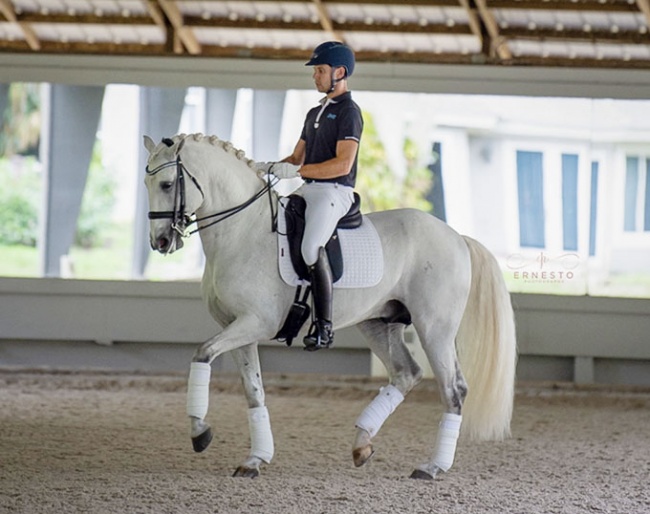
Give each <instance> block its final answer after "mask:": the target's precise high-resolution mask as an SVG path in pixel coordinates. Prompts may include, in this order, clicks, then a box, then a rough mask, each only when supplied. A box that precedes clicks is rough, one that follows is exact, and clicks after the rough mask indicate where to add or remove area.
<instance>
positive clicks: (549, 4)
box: [488, 0, 638, 13]
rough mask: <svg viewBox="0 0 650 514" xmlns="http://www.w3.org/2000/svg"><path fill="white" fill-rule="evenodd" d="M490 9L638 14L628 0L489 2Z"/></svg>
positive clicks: (507, 0) (496, 0)
mask: <svg viewBox="0 0 650 514" xmlns="http://www.w3.org/2000/svg"><path fill="white" fill-rule="evenodd" d="M488 4H489V7H490V9H516V10H539V11H578V12H588V11H592V12H632V13H633V12H638V11H637V8H636V6H635V5H634V1H632V2H629V1H628V0H606V1H602V0H573V1H567V0H489V1H488Z"/></svg>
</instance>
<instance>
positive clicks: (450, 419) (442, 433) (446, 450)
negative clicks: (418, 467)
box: [433, 412, 463, 471]
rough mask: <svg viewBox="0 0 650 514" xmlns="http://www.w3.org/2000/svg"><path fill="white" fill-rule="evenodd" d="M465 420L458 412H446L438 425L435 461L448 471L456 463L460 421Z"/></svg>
mask: <svg viewBox="0 0 650 514" xmlns="http://www.w3.org/2000/svg"><path fill="white" fill-rule="evenodd" d="M462 420H463V417H462V416H459V415H458V414H450V413H448V412H445V413H444V414H443V415H442V420H441V421H440V426H439V427H438V437H437V439H436V448H435V452H434V454H433V463H434V464H435V465H436V466H438V467H439V468H440V469H441V470H443V471H448V470H449V468H451V465H452V464H453V463H454V456H455V455H456V442H457V441H458V436H459V435H460V423H461V421H462Z"/></svg>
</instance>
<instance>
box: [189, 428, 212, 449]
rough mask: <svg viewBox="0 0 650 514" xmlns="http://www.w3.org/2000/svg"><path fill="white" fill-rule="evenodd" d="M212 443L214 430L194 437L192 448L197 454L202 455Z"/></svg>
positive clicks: (208, 430) (209, 429)
mask: <svg viewBox="0 0 650 514" xmlns="http://www.w3.org/2000/svg"><path fill="white" fill-rule="evenodd" d="M211 442H212V429H211V428H208V429H207V430H206V431H205V432H203V433H201V434H199V435H197V436H196V437H192V448H194V451H195V452H196V453H201V452H202V451H203V450H205V449H206V448H207V447H208V446H210V443H211Z"/></svg>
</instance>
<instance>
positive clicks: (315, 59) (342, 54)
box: [305, 41, 354, 78]
mask: <svg viewBox="0 0 650 514" xmlns="http://www.w3.org/2000/svg"><path fill="white" fill-rule="evenodd" d="M318 64H329V65H330V66H331V67H332V68H338V67H339V66H343V67H344V68H345V76H346V78H347V77H350V76H352V73H353V72H354V52H352V50H351V49H350V47H349V46H347V45H346V44H344V43H340V42H339V41H327V42H326V43H321V44H320V45H318V46H317V47H316V48H314V52H313V53H312V54H311V58H310V59H309V61H308V62H306V63H305V66H316V65H318Z"/></svg>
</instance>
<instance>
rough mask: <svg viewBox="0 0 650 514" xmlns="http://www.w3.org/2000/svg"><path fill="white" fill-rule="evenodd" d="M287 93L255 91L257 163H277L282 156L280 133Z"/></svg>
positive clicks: (254, 145) (255, 151)
mask: <svg viewBox="0 0 650 514" xmlns="http://www.w3.org/2000/svg"><path fill="white" fill-rule="evenodd" d="M285 97H286V92H285V91H269V90H255V92H254V94H253V148H252V155H251V158H253V159H255V160H256V161H259V162H262V161H277V160H278V159H281V158H282V157H284V155H282V156H281V155H280V133H281V132H282V114H283V112H284V101H285Z"/></svg>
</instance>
